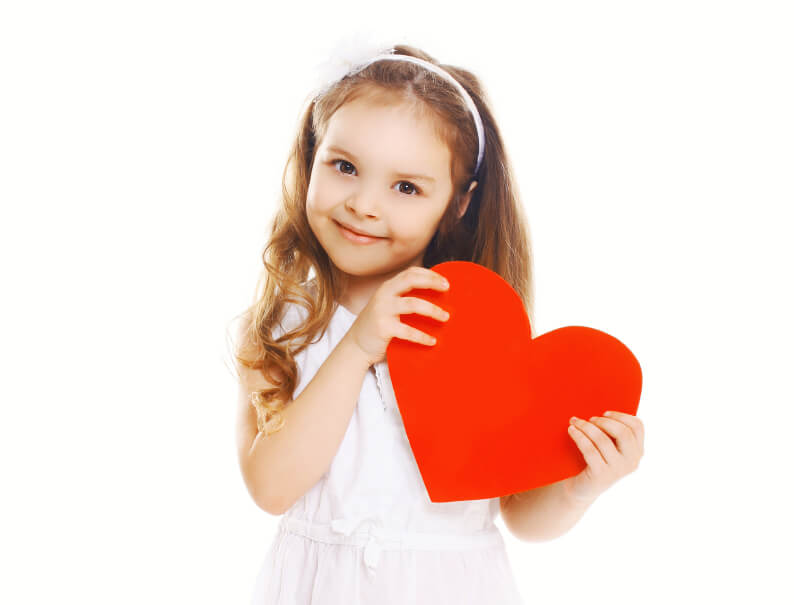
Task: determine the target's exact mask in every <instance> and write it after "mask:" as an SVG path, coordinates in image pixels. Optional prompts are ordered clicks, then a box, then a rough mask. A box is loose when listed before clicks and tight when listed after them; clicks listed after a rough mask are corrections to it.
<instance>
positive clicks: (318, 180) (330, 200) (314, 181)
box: [306, 173, 343, 213]
mask: <svg viewBox="0 0 794 605" xmlns="http://www.w3.org/2000/svg"><path fill="white" fill-rule="evenodd" d="M342 196H343V192H342V191H340V187H339V185H338V184H336V183H334V182H333V180H332V179H328V178H325V177H323V176H322V174H321V173H318V174H312V178H311V180H310V181H309V189H308V191H307V192H306V208H307V210H311V211H314V212H320V213H325V212H327V211H328V210H329V209H330V208H333V206H334V205H335V204H336V203H337V201H338V200H340V199H343V198H342Z"/></svg>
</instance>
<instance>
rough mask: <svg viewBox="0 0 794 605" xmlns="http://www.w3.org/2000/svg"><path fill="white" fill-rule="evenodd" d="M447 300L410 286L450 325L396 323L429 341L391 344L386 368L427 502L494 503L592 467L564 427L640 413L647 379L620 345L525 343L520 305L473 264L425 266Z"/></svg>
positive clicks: (576, 332) (587, 338) (590, 337)
mask: <svg viewBox="0 0 794 605" xmlns="http://www.w3.org/2000/svg"><path fill="white" fill-rule="evenodd" d="M432 270H433V271H436V272H437V273H440V274H441V275H443V276H444V277H446V278H447V279H448V280H449V283H450V288H449V289H448V290H447V291H446V292H441V291H438V290H434V289H424V288H422V289H420V288H415V289H413V290H411V291H410V292H406V293H405V294H404V296H416V297H419V298H424V299H425V300H429V301H430V302H432V303H434V304H437V305H439V306H440V307H441V308H442V309H446V310H447V311H449V313H450V318H449V319H448V320H447V321H446V322H440V321H437V320H435V319H433V318H431V317H428V316H425V315H419V314H415V313H410V314H406V315H401V316H400V320H401V321H402V322H403V323H406V324H408V325H410V326H413V327H415V328H417V329H419V330H422V331H423V332H425V333H427V334H430V335H431V336H434V337H435V338H436V339H437V342H436V344H435V345H433V346H427V345H423V344H419V343H415V342H413V341H409V340H403V339H400V338H396V337H395V338H392V340H391V342H390V343H389V346H388V348H387V350H386V360H387V363H388V366H389V375H390V377H391V381H392V387H393V389H394V394H395V398H396V400H397V405H398V407H399V409H400V414H401V415H402V419H403V424H404V426H405V431H406V434H407V436H408V441H409V443H410V445H411V449H412V450H413V454H414V457H415V459H416V462H417V466H418V467H419V471H420V473H421V475H422V480H423V482H424V484H425V488H426V489H427V493H428V496H429V497H430V500H431V501H432V502H452V501H459V500H478V499H482V498H495V497H500V496H505V495H507V494H513V493H517V492H522V491H526V490H529V489H532V488H535V487H539V486H542V485H546V484H549V483H554V482H556V481H560V480H562V479H565V478H567V477H571V476H573V475H576V474H578V473H579V472H581V471H582V470H584V469H585V468H586V466H587V464H586V462H585V460H584V457H583V456H582V454H581V452H580V451H579V448H578V447H577V446H576V444H575V443H574V441H573V439H572V438H571V437H570V436H569V434H568V425H569V419H570V417H571V416H577V417H579V418H583V419H585V420H587V419H589V418H590V417H592V416H601V415H603V413H604V412H605V411H606V410H617V411H621V412H626V413H627V414H632V415H634V414H636V413H637V407H638V405H639V399H640V392H641V389H642V371H641V369H640V365H639V362H638V361H637V359H636V358H635V357H634V355H633V354H632V353H631V351H630V350H629V349H628V348H627V347H626V346H625V345H624V344H623V343H622V342H620V341H619V340H618V339H616V338H614V337H613V336H610V335H609V334H607V333H605V332H601V331H599V330H595V329H593V328H588V327H585V326H568V327H563V328H558V329H556V330H552V331H551V332H547V333H546V334H542V335H540V336H538V337H536V338H534V339H532V338H531V331H530V324H529V318H528V317H527V314H526V311H525V310H524V306H523V303H522V301H521V298H520V297H519V296H518V294H517V293H516V291H515V290H513V288H512V287H511V286H510V284H508V283H507V282H506V281H505V280H504V279H503V278H502V277H501V276H500V275H499V274H497V273H495V272H493V271H491V270H490V269H487V268H486V267H483V266H482V265H478V264H476V263H471V262H468V261H449V262H444V263H440V264H438V265H435V266H434V267H432Z"/></svg>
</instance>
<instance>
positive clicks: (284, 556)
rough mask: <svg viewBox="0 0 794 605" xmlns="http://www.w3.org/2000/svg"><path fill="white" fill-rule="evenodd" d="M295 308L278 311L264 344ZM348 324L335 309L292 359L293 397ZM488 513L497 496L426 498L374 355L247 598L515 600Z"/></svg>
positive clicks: (439, 602) (276, 602)
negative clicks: (324, 464) (332, 446)
mask: <svg viewBox="0 0 794 605" xmlns="http://www.w3.org/2000/svg"><path fill="white" fill-rule="evenodd" d="M305 313H306V310H305V309H304V308H303V307H301V306H299V305H296V304H290V306H289V307H288V308H287V312H286V313H285V315H284V316H283V318H282V321H281V322H280V323H281V325H280V326H278V325H277V326H276V328H275V329H274V331H273V334H274V337H278V335H280V334H282V333H283V331H284V330H285V329H286V330H289V329H292V325H290V324H292V323H293V322H299V321H300V319H302V318H304V317H305ZM356 317H357V316H356V315H354V314H353V313H352V312H351V311H349V310H348V309H346V308H345V307H343V306H342V305H337V308H336V310H335V312H334V315H333V317H332V319H331V321H330V322H329V324H328V327H327V328H326V330H325V332H324V333H323V335H322V336H321V337H320V339H319V340H317V341H316V342H314V343H312V344H310V345H309V346H308V347H307V348H306V349H304V350H303V351H301V352H300V353H299V354H297V355H296V356H295V359H296V363H297V365H298V386H297V387H296V389H295V392H294V395H293V397H297V396H298V395H299V394H300V392H301V391H302V390H303V389H304V388H305V387H306V385H307V384H308V383H309V382H310V381H311V380H312V378H313V377H314V375H315V373H316V372H317V370H318V369H319V368H320V366H321V365H322V364H323V362H324V361H325V359H326V358H327V357H328V355H329V354H330V353H331V351H332V350H333V349H334V347H336V345H337V343H338V342H339V340H340V339H341V338H342V337H343V336H344V335H345V333H346V332H347V331H348V329H349V328H350V326H351V325H352V324H353V322H354V321H355V319H356ZM279 328H281V329H279ZM498 512H499V498H491V499H483V500H469V501H461V502H441V503H434V502H431V501H430V498H429V496H428V494H427V490H426V489H425V486H424V483H423V482H422V477H421V474H420V472H419V468H418V467H417V464H416V460H415V458H414V456H413V452H412V450H411V446H410V443H409V441H408V437H407V435H406V432H405V427H404V426H403V423H402V417H401V415H400V411H399V408H398V407H397V402H396V400H395V396H394V391H393V390H392V385H391V380H390V378H389V368H388V364H387V363H386V361H385V360H384V361H382V362H379V363H377V364H375V365H373V366H371V367H370V368H369V372H368V373H367V375H366V377H365V378H364V381H363V384H362V387H361V393H360V395H359V399H358V402H357V404H356V408H355V410H354V412H353V415H352V417H351V420H350V424H349V425H348V427H347V431H346V433H345V436H344V438H343V440H342V443H341V444H340V446H339V449H338V450H337V452H336V454H335V456H334V459H333V461H332V463H331V466H330V467H329V469H328V471H327V472H326V473H325V474H324V475H323V476H322V477H321V478H320V480H319V481H318V482H317V483H316V484H315V485H314V486H313V487H312V488H311V489H309V491H308V492H306V493H305V494H304V495H303V496H302V497H301V498H300V499H298V500H297V501H296V502H295V503H294V504H293V506H292V507H291V508H290V509H289V510H288V511H286V512H285V513H284V514H283V515H282V516H281V520H280V523H279V524H278V529H277V531H276V535H275V538H274V539H273V541H272V543H271V545H270V547H269V549H268V550H267V553H266V555H265V558H264V561H263V563H262V565H261V568H260V571H259V574H258V576H257V578H256V582H255V586H254V589H253V594H252V600H251V603H252V605H287V604H289V605H341V604H344V605H364V604H367V605H375V604H377V605H387V604H391V603H394V604H399V605H405V604H417V605H426V604H427V605H429V604H431V603H432V604H433V605H444V604H447V603H448V604H450V605H452V604H453V603H454V604H455V605H466V604H472V605H474V604H477V605H482V604H485V603H487V604H494V605H513V604H515V605H523V604H524V601H523V600H522V598H521V596H520V593H519V591H518V587H517V586H516V583H515V580H514V577H513V574H512V569H511V567H510V563H509V561H508V557H507V551H506V550H505V545H504V541H503V538H502V535H501V533H500V531H499V528H498V527H497V526H496V525H495V524H494V519H495V518H496V515H497V514H498Z"/></svg>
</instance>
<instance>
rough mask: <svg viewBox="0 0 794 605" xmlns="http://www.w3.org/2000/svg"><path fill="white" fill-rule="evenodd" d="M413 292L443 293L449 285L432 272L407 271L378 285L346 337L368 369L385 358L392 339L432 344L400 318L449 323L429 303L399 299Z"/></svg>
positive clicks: (415, 298)
mask: <svg viewBox="0 0 794 605" xmlns="http://www.w3.org/2000/svg"><path fill="white" fill-rule="evenodd" d="M414 288H435V289H436V290H441V291H446V290H447V289H448V288H449V284H448V283H447V280H446V279H445V278H444V277H443V276H442V275H441V274H439V273H436V272H435V271H433V270H431V269H425V268H424V267H418V266H412V267H408V268H407V269H405V270H404V271H401V272H400V273H398V274H397V275H395V276H394V277H392V278H391V279H387V280H386V281H385V282H383V283H382V284H381V285H380V287H379V288H378V289H377V290H376V291H375V293H374V294H373V295H372V298H370V300H369V302H368V303H367V306H366V307H364V309H363V310H362V311H361V313H359V315H358V318H357V319H356V321H354V322H353V325H352V326H351V327H350V329H349V330H348V332H347V334H346V335H345V336H346V337H348V338H350V339H352V341H353V342H354V343H355V344H356V345H358V347H359V348H360V349H361V351H362V352H363V353H364V355H365V357H366V358H367V360H368V361H369V365H372V364H375V363H378V362H380V361H382V360H383V359H384V358H385V357H386V348H387V347H388V346H389V341H391V339H392V338H393V337H395V336H396V337H397V338H402V339H403V340H412V341H414V342H418V343H419V344H425V345H429V346H432V345H434V344H435V339H434V338H433V337H432V336H430V335H429V334H426V333H425V332H422V331H421V330H417V329H416V328H413V327H411V326H409V325H407V324H404V323H402V322H401V321H400V315H407V314H409V313H418V314H420V315H427V316H429V317H433V318H435V319H437V320H439V321H447V320H448V319H449V313H447V312H446V311H445V310H444V309H442V308H441V307H439V306H437V305H434V304H433V303H431V302H430V301H427V300H425V299H423V298H417V297H414V296H401V294H402V293H404V292H408V291H410V290H413V289H414Z"/></svg>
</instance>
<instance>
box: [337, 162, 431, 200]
mask: <svg viewBox="0 0 794 605" xmlns="http://www.w3.org/2000/svg"><path fill="white" fill-rule="evenodd" d="M330 164H331V166H334V167H335V168H336V167H337V165H339V166H350V168H351V169H352V170H355V169H356V167H355V166H353V164H351V163H350V162H348V161H347V160H343V159H342V158H337V159H335V160H331V162H330ZM337 170H338V168H337ZM339 172H341V173H342V174H350V173H349V172H347V171H345V170H341V171H339ZM403 184H404V185H408V186H409V187H410V189H409V190H408V191H404V190H402V189H401V190H400V191H401V192H402V193H405V194H406V195H409V196H410V195H419V194H420V193H422V190H421V189H419V187H417V186H416V185H414V184H413V183H411V182H410V181H400V182H399V183H398V185H403Z"/></svg>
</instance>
